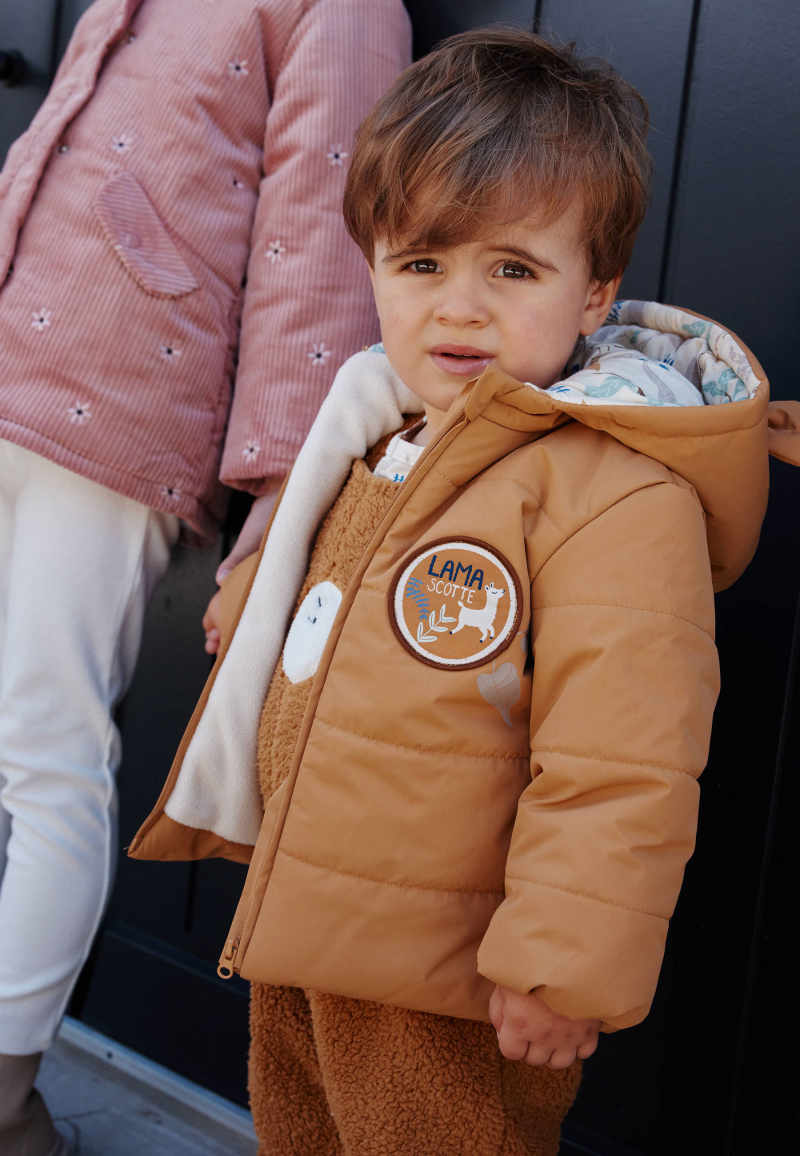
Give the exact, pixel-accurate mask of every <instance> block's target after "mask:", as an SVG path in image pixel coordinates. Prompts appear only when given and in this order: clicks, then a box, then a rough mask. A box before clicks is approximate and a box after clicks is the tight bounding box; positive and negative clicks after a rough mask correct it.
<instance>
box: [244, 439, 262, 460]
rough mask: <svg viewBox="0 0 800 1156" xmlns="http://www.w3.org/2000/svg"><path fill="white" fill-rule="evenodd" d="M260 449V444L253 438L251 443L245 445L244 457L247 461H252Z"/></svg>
mask: <svg viewBox="0 0 800 1156" xmlns="http://www.w3.org/2000/svg"><path fill="white" fill-rule="evenodd" d="M260 449H261V446H260V445H259V444H258V442H257V441H256V440H255V439H254V438H251V439H250V441H249V442H245V444H244V449H243V450H242V457H243V458H247V460H248V461H250V460H251V459H252V458H254V457H255V456H256V454H257V453H258V452H259V450H260Z"/></svg>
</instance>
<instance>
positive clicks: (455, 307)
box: [435, 274, 491, 329]
mask: <svg viewBox="0 0 800 1156" xmlns="http://www.w3.org/2000/svg"><path fill="white" fill-rule="evenodd" d="M435 312H436V320H437V321H438V322H439V323H440V324H442V325H447V326H450V327H451V328H453V329H482V328H483V327H484V326H486V325H488V324H489V322H490V321H491V313H490V311H489V308H488V305H487V303H486V300H485V298H484V294H483V293H482V292H481V286H480V284H479V283H478V282H477V279H473V278H472V277H470V276H469V275H468V274H465V275H464V276H460V277H446V278H444V284H443V285H442V289H441V293H440V296H439V300H438V302H437V304H436V310H435Z"/></svg>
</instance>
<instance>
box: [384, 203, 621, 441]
mask: <svg viewBox="0 0 800 1156" xmlns="http://www.w3.org/2000/svg"><path fill="white" fill-rule="evenodd" d="M579 229H580V206H579V205H578V204H577V203H576V202H573V204H572V205H571V206H570V208H569V209H568V210H567V211H566V212H565V213H564V214H563V215H562V216H561V217H559V218H558V219H557V220H556V221H554V222H552V223H551V224H549V225H547V226H546V227H544V228H540V227H537V226H536V225H535V224H532V223H526V222H522V223H520V224H517V225H514V226H510V227H508V228H506V229H502V230H498V231H497V232H496V233H495V234H493V235H491V236H490V237H488V238H486V239H484V240H479V241H473V242H468V243H466V244H462V245H455V246H453V247H452V248H449V249H442V250H428V251H422V250H416V251H415V250H413V249H404V247H403V245H402V242H401V243H399V244H398V245H397V246H396V247H393V249H392V250H390V249H389V248H387V245H386V243H385V242H378V243H376V246H375V261H374V268H373V270H372V282H373V286H374V289H375V300H376V303H377V306H378V314H379V316H380V321H381V333H382V338H383V345H384V348H385V350H386V354H387V356H388V358H389V361H390V362H391V364H392V366H393V368H394V369H395V371H396V372H397V374H398V375H399V377H400V378H401V379H402V381H403V382H404V383H405V384H406V385H407V386H408V388H409V389H410V390H412V392H414V393H416V394H417V396H418V397H420V398H421V399H422V401H423V402H424V403H425V408H426V410H427V412H428V417H429V424H430V419H433V421H434V424H436V419H437V416H440V415H441V414H442V413H443V412H444V411H446V410H447V409H449V408H450V405H451V404H452V402H453V401H454V400H455V398H456V397H457V396H458V394H459V393H460V392H461V390H462V389H463V387H464V386H465V385H466V383H467V382H468V381H469V380H470V379H471V378H474V377H477V376H478V375H479V374H481V373H482V372H483V370H484V369H485V368H486V366H487V365H488V364H489V363H490V362H494V364H495V365H496V366H498V368H500V369H502V370H504V371H505V372H506V373H508V374H510V376H511V377H515V378H517V379H518V380H519V381H529V382H532V383H533V384H534V385H538V386H541V387H543V388H544V387H546V386H549V385H552V384H553V382H555V381H557V380H558V379H559V377H560V375H561V372H562V370H563V369H564V366H565V364H566V362H567V359H568V358H569V356H570V354H571V352H572V350H573V347H574V345H575V342H576V340H577V338H578V335H579V334H580V333H583V334H589V333H593V332H594V330H595V329H597V327H598V326H599V325H600V324H601V323H602V322H603V320H604V319H605V317H606V314H607V313H608V310H609V309H610V308H611V305H612V303H613V300H614V295H615V293H616V289H617V286H618V284H619V281H618V280H617V281H613V282H610V283H609V284H608V285H605V286H599V285H598V284H597V283H596V282H595V281H593V280H592V278H591V275H590V271H589V266H588V260H587V256H586V254H585V252H584V251H583V250H582V248H581V246H580V244H579ZM432 411H433V412H432Z"/></svg>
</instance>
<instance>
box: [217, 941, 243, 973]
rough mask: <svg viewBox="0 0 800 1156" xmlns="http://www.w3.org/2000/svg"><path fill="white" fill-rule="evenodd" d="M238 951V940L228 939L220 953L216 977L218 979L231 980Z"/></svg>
mask: <svg viewBox="0 0 800 1156" xmlns="http://www.w3.org/2000/svg"><path fill="white" fill-rule="evenodd" d="M238 951H239V940H238V939H229V940H228V942H227V943H226V944H225V950H224V951H223V953H222V958H221V959H220V961H219V967H218V968H217V975H218V976H219V977H220V979H231V978H232V977H233V968H234V964H235V963H236V955H237V953H238Z"/></svg>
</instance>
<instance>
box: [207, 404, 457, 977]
mask: <svg viewBox="0 0 800 1156" xmlns="http://www.w3.org/2000/svg"><path fill="white" fill-rule="evenodd" d="M462 420H465V421H469V419H468V418H466V415H465V411H464V410H461V411H460V412H459V413H458V414H456V416H455V417H454V418H452V420H451V421H449V422H447V423H446V425H445V426H443V428H442V429H440V430H439V432H438V434H437V435H436V437H435V438H434V439H433V441H431V442H429V444H428V445H427V446H426V447H425V449H426V451H430V450H432V449H433V448H434V447H435V446H437V445H438V444H439V442H440V441H442V439H443V438H445V437H446V436H447V435H448V434H449V433H450V431H451V430H453V429H455V427H456V426H457V425H458V424H459V422H461V421H462ZM425 456H426V455H424V454H421V455H420V457H419V458H417V460H416V462H415V463H414V465H413V466H412V467H411V469H410V470H409V472H408V474H407V476H406V479H405V482H403V483H402V484H401V486H398V491H399V490H401V488H402V485H405V483H406V482H408V480H409V478H410V477H411V476H412V474H414V473H415V472H416V471H417V470H418V469H419V467H420V465H421V463H422V460H423V457H425ZM400 498H401V494H400V493H398V495H397V497H396V498H395V500H394V502H393V503H392V505H391V506H390V507H389V509H388V510H387V512H386V515H385V517H386V518H388V516H389V514H390V513H391V511H392V509H393V508H394V505H395V503H396V502H398V501H399V500H400ZM272 516H273V517H274V516H275V511H274V510H273V514H272ZM381 524H382V523H381ZM379 528H380V527H379ZM268 529H269V527H268ZM376 533H377V531H376ZM373 541H374V536H373V538H372V539H370V541H369V544H368V545H367V547H366V549H365V550H364V553H363V554H362V555H361V558H360V559H359V561H358V565H357V566H356V570H355V572H357V571H358V568H359V566H360V565H361V561H362V560H363V558H364V555H365V554H366V553H367V552H368V551H369V549H370V547H371V546H372V542H373ZM259 869H260V868H259ZM251 906H252V898H251V900H250V903H249V904H248V906H247V911H246V912H245V914H244V918H243V919H242V920H241V922H240V925H239V927H238V929H237V931H236V934H235V936H233V937H232V938H231V939H228V940H226V941H225V947H224V949H223V951H222V955H221V956H220V960H219V964H218V966H217V975H218V976H219V977H220V979H233V976H234V974H235V973H236V972H237V971H238V970H239V968H238V967H237V966H236V961H237V957H238V955H239V949H240V947H241V945H242V936H243V935H244V929H245V927H246V926H247V921H248V919H249V918H250V908H251Z"/></svg>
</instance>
